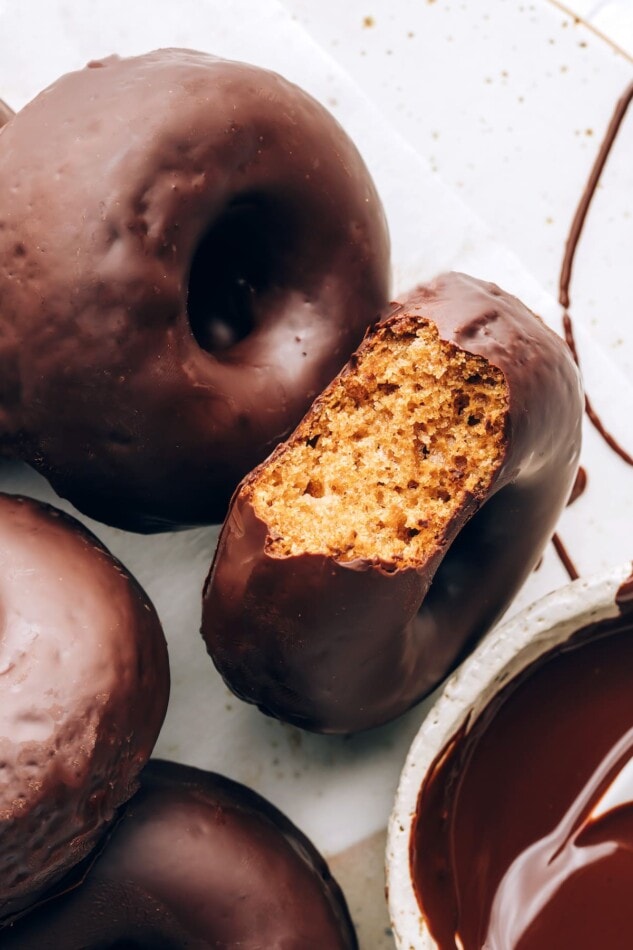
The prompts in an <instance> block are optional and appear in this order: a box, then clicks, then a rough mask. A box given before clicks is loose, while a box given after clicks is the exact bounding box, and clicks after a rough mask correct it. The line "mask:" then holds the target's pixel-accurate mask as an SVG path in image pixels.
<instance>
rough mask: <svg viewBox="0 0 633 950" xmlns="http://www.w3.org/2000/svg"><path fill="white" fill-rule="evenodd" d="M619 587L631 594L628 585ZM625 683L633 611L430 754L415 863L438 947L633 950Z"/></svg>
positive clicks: (521, 682)
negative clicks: (606, 949) (433, 758)
mask: <svg viewBox="0 0 633 950" xmlns="http://www.w3.org/2000/svg"><path fill="white" fill-rule="evenodd" d="M622 589H624V590H625V598H624V599H625V600H626V599H627V598H631V596H633V577H632V578H629V580H628V581H625V583H624V585H623V588H621V590H622ZM632 675H633V624H632V620H631V615H630V614H621V615H620V616H618V617H616V618H613V619H610V620H607V621H603V622H601V623H597V624H592V625H591V626H588V627H586V628H584V629H583V630H581V631H578V632H576V633H575V634H573V635H572V637H570V639H569V640H568V641H567V642H566V643H564V644H562V645H559V646H558V647H556V648H554V649H553V650H550V651H548V652H547V653H546V654H544V655H543V656H541V657H540V658H538V659H537V660H536V661H535V662H534V663H532V664H531V665H530V666H529V667H527V668H526V669H525V670H524V671H523V672H522V673H520V674H519V675H518V676H517V677H516V678H515V679H514V680H513V682H512V683H510V684H509V685H508V686H507V687H505V688H504V689H503V690H502V691H501V692H500V693H498V694H497V696H495V697H494V699H493V700H492V701H491V702H490V703H489V704H488V706H487V707H486V708H485V709H484V710H483V712H482V713H481V714H480V715H479V716H478V717H477V719H476V720H475V721H474V723H470V722H468V723H467V724H466V725H465V726H464V727H462V729H461V730H460V731H459V732H458V733H457V734H456V736H455V737H454V738H453V739H452V740H451V742H450V743H448V744H447V746H446V747H445V749H444V750H443V752H442V753H441V754H440V755H439V756H438V757H437V759H436V761H435V763H434V765H433V767H432V768H431V770H430V772H429V776H428V778H427V780H426V781H425V783H424V785H423V787H422V790H421V792H420V797H419V800H418V807H417V816H416V821H415V823H414V827H413V831H412V835H411V841H410V860H411V872H412V877H413V880H414V885H415V889H416V894H417V896H418V902H419V904H420V907H421V909H422V912H423V914H424V917H425V920H426V923H427V925H428V927H429V929H430V931H431V933H432V935H433V937H434V939H435V940H436V941H437V944H438V946H439V947H441V948H442V950H447V948H457V947H459V948H461V950H479V948H481V947H484V946H485V947H486V948H488V950H509V948H514V950H517V948H520V950H554V948H555V950H560V948H561V947H574V948H575V950H590V948H591V950H593V948H595V947H609V950H625V948H628V947H630V946H631V916H630V894H631V889H632V888H633V802H632V801H631V800H630V796H629V793H628V789H627V787H626V785H628V784H629V783H628V782H626V784H625V780H626V779H627V778H628V775H626V774H625V769H626V768H627V764H628V763H629V762H630V760H631V758H632V756H633V694H632V693H631V688H630V682H631V676H632ZM579 700H580V701H579ZM609 792H610V793H611V796H610V799H607V798H606V797H605V796H606V795H607V794H608V793H609Z"/></svg>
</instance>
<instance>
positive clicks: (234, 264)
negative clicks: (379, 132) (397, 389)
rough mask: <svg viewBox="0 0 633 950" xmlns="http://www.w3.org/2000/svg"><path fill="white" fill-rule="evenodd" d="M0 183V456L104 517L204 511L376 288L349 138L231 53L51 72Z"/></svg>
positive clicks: (363, 317) (343, 350)
mask: <svg viewBox="0 0 633 950" xmlns="http://www.w3.org/2000/svg"><path fill="white" fill-rule="evenodd" d="M43 141H45V142H46V147H45V148H43V147H42V142H43ZM0 190H1V191H2V195H3V198H2V209H1V210H0V298H1V299H2V308H1V310H0V454H1V453H4V454H12V455H15V456H19V457H20V458H23V459H25V460H26V461H28V462H30V463H31V464H32V465H34V466H35V467H36V468H37V469H38V470H39V471H40V472H42V473H43V474H44V475H45V476H46V477H47V478H48V479H49V480H50V481H51V483H52V485H53V487H54V488H55V489H56V490H57V491H58V492H59V493H60V494H62V495H63V496H65V497H67V498H69V499H70V500H71V501H72V502H73V503H74V504H75V505H76V506H77V507H78V508H80V509H81V510H82V511H84V512H86V513H87V514H89V515H91V516H92V517H95V518H98V519H100V520H102V521H106V522H108V523H110V524H115V525H118V526H121V527H125V528H128V529H133V530H139V531H155V530H162V529H166V528H171V527H178V526H186V525H192V524H196V523H210V522H213V521H217V520H220V519H221V518H222V517H223V516H224V514H225V512H226V506H227V502H228V499H229V497H230V493H231V491H232V490H233V489H234V488H235V486H236V484H237V482H238V481H239V479H240V478H241V477H242V476H243V475H244V474H245V473H246V472H247V471H249V470H250V469H251V468H252V467H253V466H254V465H255V464H256V463H257V462H259V461H261V460H262V459H263V458H264V457H265V456H266V455H267V454H268V453H269V452H270V450H271V449H272V448H273V446H274V445H276V444H277V442H279V441H280V440H281V439H283V438H284V437H285V436H286V435H287V434H288V433H289V432H290V430H291V429H292V427H293V426H294V425H295V424H296V423H297V422H298V421H299V419H300V418H301V416H302V415H303V413H304V412H305V411H306V409H307V408H308V406H309V405H310V403H311V402H312V400H313V399H314V397H315V395H316V394H317V393H319V392H320V391H321V390H322V389H323V387H324V385H325V384H326V383H327V382H329V380H330V379H331V378H332V377H333V376H334V374H335V373H336V372H337V371H338V370H339V369H340V367H341V366H342V364H343V363H344V362H345V360H346V358H347V357H348V356H349V354H350V352H351V351H352V350H353V349H354V347H355V346H356V345H357V344H358V343H359V342H360V340H361V338H362V335H363V333H364V330H365V328H366V327H367V326H368V324H369V323H371V322H372V321H373V320H374V319H375V318H376V316H377V315H378V313H379V312H380V310H381V309H382V307H383V306H384V304H385V301H386V300H387V299H388V298H387V294H388V274H389V263H388V260H389V246H388V237H387V230H386V224H385V219H384V215H383V211H382V207H381V204H380V201H379V199H378V196H377V194H376V191H375V188H374V186H373V183H372V181H371V179H370V177H369V174H368V172H367V169H366V167H365V165H364V164H363V161H362V159H361V158H360V156H359V154H358V152H357V150H356V149H355V147H354V146H353V144H352V143H351V142H350V140H349V139H348V137H347V136H346V134H345V133H344V132H343V130H342V129H341V128H340V126H339V125H338V124H337V122H336V121H335V120H334V119H333V118H332V116H330V115H329V114H328V113H327V112H326V111H325V109H323V108H322V107H321V106H320V105H319V104H318V103H317V102H315V101H314V100H313V99H312V98H311V97H310V96H308V95H307V94H305V93H304V92H302V91H301V90H299V89H298V88H297V87H296V86H293V85H291V84H290V83H288V82H286V81H285V80H284V79H282V78H281V77H279V76H277V75H276V74H274V73H270V72H267V71H265V70H261V69H257V68H255V67H253V66H248V65H244V64H241V63H234V62H226V61H222V60H219V59H216V58H214V57H212V56H208V55H206V54H203V53H196V52H192V51H186V50H161V51H159V52H155V53H150V54H148V55H146V56H140V57H135V58H132V59H121V60H119V59H117V58H116V57H112V58H110V59H106V60H104V61H102V62H98V63H92V64H91V68H87V69H84V70H82V71H80V72H77V73H72V74H69V75H67V76H64V77H62V78H61V79H60V80H58V82H56V83H55V84H54V85H53V86H52V87H50V88H49V89H47V90H46V91H45V92H44V93H43V94H41V95H40V96H38V97H37V98H36V99H35V100H34V101H33V102H31V103H30V104H29V105H27V106H26V107H25V108H24V109H22V110H21V112H20V113H19V114H18V115H17V116H16V117H15V119H14V120H13V121H12V122H11V123H10V124H9V125H8V126H7V127H6V129H5V130H4V132H3V135H2V139H1V140H0ZM18 351H19V359H18V357H17V353H18ZM60 406H63V407H64V411H63V412H60V411H59V407H60Z"/></svg>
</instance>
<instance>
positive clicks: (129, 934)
mask: <svg viewBox="0 0 633 950" xmlns="http://www.w3.org/2000/svg"><path fill="white" fill-rule="evenodd" d="M114 946H116V947H132V946H134V947H138V948H142V947H145V948H148V950H149V948H151V950H155V948H157V947H160V948H162V950H184V948H189V950H211V948H213V950H238V948H239V950H277V948H279V950H282V948H283V950H311V948H312V950H326V948H327V950H355V948H356V947H357V942H356V937H355V935H354V928H353V926H352V923H351V920H350V917H349V913H348V910H347V906H346V904H345V899H344V897H343V895H342V893H341V891H340V889H339V887H338V885H337V884H336V882H335V881H334V880H333V878H332V877H331V876H330V873H329V871H328V868H327V865H326V864H325V862H324V861H323V859H322V858H321V856H320V855H319V854H318V852H317V851H316V850H315V848H314V847H313V846H312V844H311V843H310V842H309V841H308V839H307V838H306V837H305V836H304V835H303V834H302V833H301V832H300V831H299V830H298V829H297V828H295V827H294V825H292V824H291V822H290V821H288V819H287V818H286V817H285V816H284V815H282V814H281V812H279V811H277V809H276V808H274V807H273V806H272V805H270V804H269V803H268V802H267V801H265V800H264V799H263V798H260V796H259V795H256V794H255V793H254V792H252V791H250V789H247V788H245V787H244V786H243V785H238V784H237V783H236V782H232V781H230V780H229V779H226V778H223V777H221V776H219V775H214V774H211V773H209V772H201V771H199V770H198V769H193V768H187V767H186V766H183V765H175V764H173V763H170V762H160V761H153V762H150V764H149V765H148V766H147V767H146V769H145V771H144V772H143V775H142V779H141V789H140V791H139V792H138V794H137V795H136V797H135V798H134V799H133V800H132V801H131V802H130V803H129V805H128V806H127V808H126V809H125V811H124V813H123V816H122V817H121V820H120V822H119V824H118V825H117V827H116V828H115V830H114V832H113V834H112V836H111V838H110V840H109V841H107V842H106V843H105V846H104V848H103V851H102V853H101V854H100V855H99V856H98V857H97V859H96V861H95V863H94V864H93V866H92V867H91V868H89V869H88V870H87V873H86V875H85V879H84V880H83V882H82V883H81V884H80V885H79V886H74V887H73V888H72V889H70V890H69V891H68V892H67V893H64V894H62V895H61V896H58V897H56V898H53V899H51V900H49V901H48V902H47V903H44V904H43V905H42V906H40V907H38V908H36V909H34V910H33V911H32V912H31V913H30V914H28V915H27V916H26V917H24V918H23V919H22V920H20V921H18V922H17V923H16V924H15V925H14V926H13V927H11V928H10V929H8V930H6V931H3V932H2V947H3V950H33V948H34V947H37V948H38V950H59V948H60V947H63V948H64V950H93V948H94V950H97V948H103V947H114Z"/></svg>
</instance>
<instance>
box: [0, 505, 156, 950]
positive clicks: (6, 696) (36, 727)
mask: <svg viewBox="0 0 633 950" xmlns="http://www.w3.org/2000/svg"><path fill="white" fill-rule="evenodd" d="M0 566H1V569H0V919H2V918H3V917H7V916H8V915H9V914H13V913H14V912H16V911H19V910H20V909H21V908H22V907H23V906H25V905H26V904H28V903H30V902H32V901H33V900H34V899H36V898H37V897H38V895H39V894H40V892H41V891H42V890H43V889H44V888H47V887H49V886H50V885H51V884H52V883H53V882H54V881H55V880H57V879H59V878H60V877H61V876H62V875H63V874H65V873H66V872H67V871H68V869H69V868H71V867H73V865H75V864H77V863H78V862H79V861H81V860H82V859H83V858H84V857H85V855H86V854H87V853H88V852H89V851H90V850H91V849H92V848H93V847H94V845H95V843H96V842H97V841H98V840H99V839H100V838H101V837H102V835H103V832H104V828H105V827H106V825H107V823H108V822H110V821H111V820H112V817H113V815H114V814H115V811H116V810H117V809H118V808H119V807H120V806H121V804H122V803H123V802H125V801H127V799H128V798H129V797H130V796H131V795H133V794H134V792H135V791H136V789H137V787H138V775H139V772H140V771H141V769H142V768H143V766H144V765H145V763H146V762H147V760H148V759H149V756H150V755H151V752H152V749H153V747H154V743H155V741H156V739H157V737H158V733H159V731H160V727H161V725H162V723H163V719H164V716H165V711H166V707H167V700H168V695H169V667H168V660H167V647H166V643H165V638H164V636H163V632H162V629H161V626H160V623H159V620H158V617H157V616H156V613H155V611H154V608H153V607H152V605H151V604H150V602H149V600H148V599H147V597H146V595H145V594H144V593H143V591H142V590H141V589H140V587H139V586H138V584H137V583H136V582H135V581H134V579H133V578H132V577H131V576H130V575H129V574H128V573H127V571H126V570H125V569H124V567H123V566H122V565H121V564H120V563H119V562H118V561H117V560H115V559H114V558H113V557H112V555H111V554H109V553H108V551H106V549H105V548H104V547H103V546H102V545H101V544H99V542H98V541H97V539H96V538H95V537H93V535H91V534H90V533H89V532H88V531H86V530H85V529H84V528H83V527H82V526H81V525H79V524H78V522H76V521H74V520H73V519H72V518H69V517H68V516H67V515H64V514H62V513H61V512H59V511H56V510H55V509H54V508H50V507H48V506H47V505H42V504H39V503H37V502H34V501H31V500H30V499H25V498H20V497H14V496H9V495H0ZM1 943H2V941H1V939H0V944H1Z"/></svg>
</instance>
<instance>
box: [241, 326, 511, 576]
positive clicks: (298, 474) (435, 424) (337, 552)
mask: <svg viewBox="0 0 633 950" xmlns="http://www.w3.org/2000/svg"><path fill="white" fill-rule="evenodd" d="M507 415H508V388H507V383H506V381H505V378H504V376H503V374H502V372H501V370H499V369H497V368H496V367H495V366H493V365H492V364H490V363H489V362H488V361H487V360H486V359H484V358H483V357H479V356H474V355H472V354H470V353H466V352H464V351H463V350H460V349H459V348H458V347H456V346H455V345H453V344H451V343H448V342H446V341H444V340H441V339H440V337H439V334H438V332H437V329H436V327H435V325H434V324H433V323H431V322H430V321H428V320H425V319H423V318H421V317H418V316H404V317H397V318H392V319H391V320H389V321H387V322H386V323H384V324H382V325H381V326H379V327H378V328H377V330H376V331H375V332H374V333H373V334H372V335H371V336H370V337H369V338H368V339H367V340H366V341H365V343H363V345H362V346H361V348H360V350H359V351H358V353H357V354H356V356H355V357H353V358H352V361H350V364H348V367H347V368H346V369H345V370H344V371H343V372H342V373H341V374H340V375H339V376H338V377H337V378H336V379H335V380H334V381H333V382H332V383H331V384H330V386H329V387H328V388H327V389H326V390H325V391H324V393H323V394H322V396H321V397H320V398H319V399H318V400H317V401H316V403H315V404H314V406H313V407H312V409H311V410H310V411H309V412H308V414H307V416H306V417H305V418H304V420H303V422H302V423H301V424H300V425H299V427H298V428H297V429H296V430H295V432H294V434H293V435H292V436H291V438H290V439H289V441H288V442H287V443H286V444H285V445H284V446H282V447H281V448H280V449H279V450H277V452H276V453H274V455H273V456H272V457H271V459H269V461H268V462H265V463H264V464H263V465H262V466H261V467H260V469H258V470H257V471H256V473H255V475H254V477H253V478H252V480H251V481H249V482H248V483H247V485H246V486H245V492H246V494H247V497H248V499H249V501H250V502H251V504H252V506H253V508H254V510H255V513H256V514H257V516H258V517H259V518H260V519H261V520H262V521H263V522H265V523H266V525H267V527H268V532H269V537H268V542H267V551H268V553H269V554H271V555H273V556H278V557H288V556H292V555H299V554H306V553H310V554H325V555H328V556H330V557H333V558H336V559H337V560H340V561H351V560H354V559H356V558H366V559H369V560H372V561H379V562H382V563H385V564H391V565H394V564H395V565H396V566H398V567H420V566H421V565H423V564H424V563H426V561H427V560H428V558H429V557H430V556H431V555H432V554H433V553H434V552H435V550H436V549H437V546H438V544H441V542H442V540H443V538H444V537H445V535H446V531H447V529H448V527H449V525H450V523H451V522H452V520H453V518H454V517H455V515H457V514H458V512H459V510H460V509H461V508H462V507H463V505H464V504H465V503H466V502H467V501H468V497H469V496H470V495H473V496H475V497H477V498H483V497H485V495H486V494H487V492H488V490H489V488H490V486H491V484H492V482H493V480H494V476H495V473H496V472H497V471H498V469H499V467H500V465H501V463H502V461H503V457H504V453H505V434H506V431H505V430H506V421H507Z"/></svg>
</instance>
